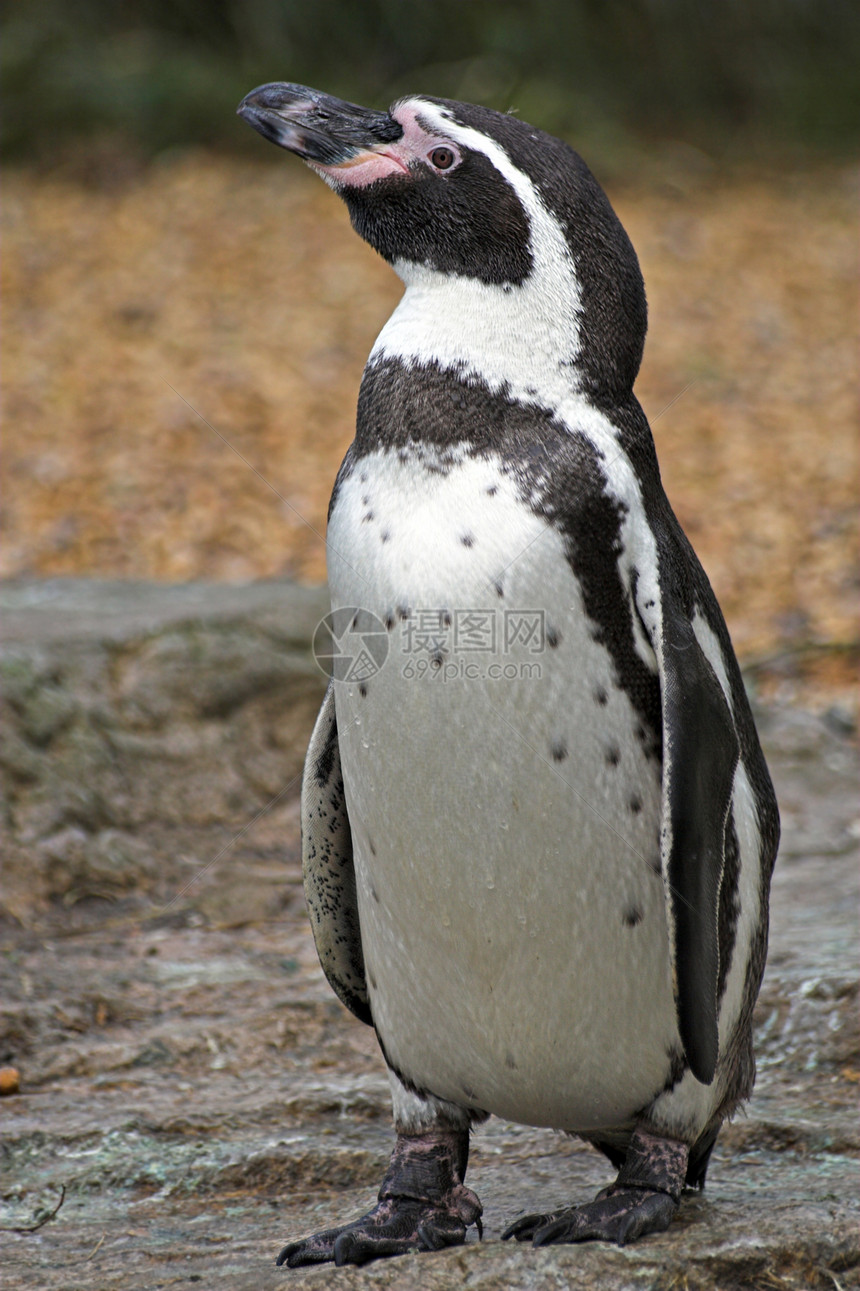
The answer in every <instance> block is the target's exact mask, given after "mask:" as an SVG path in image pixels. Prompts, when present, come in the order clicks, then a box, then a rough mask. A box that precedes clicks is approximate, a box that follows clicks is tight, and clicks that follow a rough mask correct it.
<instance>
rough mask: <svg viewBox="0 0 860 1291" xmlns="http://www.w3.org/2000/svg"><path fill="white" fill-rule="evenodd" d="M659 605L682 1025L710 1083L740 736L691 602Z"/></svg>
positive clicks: (668, 881)
mask: <svg viewBox="0 0 860 1291" xmlns="http://www.w3.org/2000/svg"><path fill="white" fill-rule="evenodd" d="M661 608H662V614H661V619H662V626H661V632H660V639H659V641H657V642H655V646H656V650H655V653H656V655H657V663H658V668H659V672H660V689H661V696H662V717H663V811H662V829H661V839H660V849H661V864H662V870H663V881H664V884H665V888H666V908H667V917H668V925H669V936H670V939H671V947H672V966H673V976H674V990H675V1003H676V1008H677V1012H678V1029H679V1032H680V1036H681V1042H682V1044H683V1046H684V1051H685V1053H686V1056H687V1061H688V1063H689V1065H690V1070H691V1071H692V1073H693V1075H694V1076H695V1077H696V1079H697V1080H700V1081H702V1083H703V1084H706V1085H709V1084H710V1083H711V1081H712V1080H713V1078H714V1072H715V1070H716V1065H717V1058H718V1055H719V1036H718V1030H717V984H718V977H719V969H720V949H719V941H718V914H719V899H720V884H721V882H722V877H723V870H724V868H725V854H726V828H727V822H728V818H729V811H730V808H731V798H732V789H733V785H734V776H735V769H736V767H737V763H738V757H739V741H738V736H737V731H736V728H735V724H734V721H733V719H732V713H731V710H730V708H729V704H728V701H727V699H726V696H725V694H724V693H723V689H722V686H721V685H720V682H719V680H718V678H717V675H716V673H715V672H714V669H713V667H712V666H711V664H710V663H709V661H708V659H707V657H706V655H705V653H704V650H703V649H702V647H701V645H700V644H699V641H698V640H697V637H696V633H695V631H694V629H693V622H692V618H691V615H690V613H689V609H688V607H687V606H685V605H683V604H682V603H681V601H680V598H678V599H675V594H674V593H669V594H666V592H665V591H664V594H663V596H662V605H661Z"/></svg>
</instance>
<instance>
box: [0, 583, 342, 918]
mask: <svg viewBox="0 0 860 1291" xmlns="http://www.w3.org/2000/svg"><path fill="white" fill-rule="evenodd" d="M326 610H327V600H326V596H325V593H324V592H323V591H321V590H320V589H313V588H303V587H298V586H296V585H294V584H290V583H285V582H281V583H276V582H268V583H265V582H264V583H253V584H249V585H246V586H230V585H226V584H205V583H197V584H190V585H186V586H178V585H173V586H171V585H163V586H159V585H156V584H149V583H123V582H110V581H106V582H97V581H89V580H84V579H56V580H52V581H50V582H44V583H6V584H4V585H2V587H0V615H2V636H0V692H2V702H3V714H2V727H0V730H2V735H0V769H1V770H2V772H3V781H4V799H5V810H4V851H5V852H6V855H7V858H8V859H9V860H10V862H11V865H10V870H11V877H10V880H9V881H8V882H6V883H4V885H3V892H2V896H0V906H2V908H3V909H5V910H6V911H7V912H8V913H10V914H12V915H13V916H17V917H20V918H24V919H25V921H26V917H27V914H26V912H27V911H29V910H32V909H33V907H34V905H35V906H36V907H41V908H44V907H45V904H46V903H47V902H48V901H50V900H52V899H56V898H60V899H62V900H63V901H65V902H66V904H67V905H69V906H72V905H76V904H77V903H79V902H81V901H86V900H90V899H93V898H99V899H102V900H106V899H107V900H115V899H116V898H117V897H118V896H120V895H122V894H126V893H129V892H131V891H136V892H141V891H146V890H147V889H149V888H151V889H153V891H155V892H158V891H159V890H160V881H161V880H162V879H163V878H164V877H165V858H168V857H171V858H172V857H173V856H177V855H179V856H184V857H185V858H186V861H187V864H188V865H189V866H195V865H197V864H198V862H199V860H200V854H201V852H202V851H208V852H209V853H210V854H214V852H215V851H217V850H218V846H217V845H218V843H219V841H220V842H221V843H223V844H226V843H227V842H228V841H229V839H230V837H231V834H232V832H235V831H234V830H233V825H234V823H235V822H236V821H237V820H240V819H242V818H243V816H244V818H245V819H247V818H249V817H250V816H253V814H254V812H255V811H259V810H265V809H267V808H268V807H269V806H270V804H272V803H273V802H274V803H275V805H278V804H280V803H282V802H286V801H288V800H289V798H290V797H291V796H292V797H294V796H295V790H296V785H297V777H298V776H299V774H300V772H301V766H302V760H303V751H302V750H303V745H304V744H305V743H306V739H307V734H308V732H309V731H310V728H311V725H312V723H313V720H314V717H315V714H316V711H317V709H318V707H319V702H320V698H321V696H322V693H323V688H324V681H325V679H324V677H323V675H322V673H321V672H320V671H319V669H318V668H317V666H316V664H315V663H314V661H313V659H312V658H311V654H310V641H311V638H312V635H313V629H314V626H315V624H316V623H317V622H318V621H319V619H320V618H321V617H322V615H323V614H325V612H326ZM173 868H174V867H173V864H172V863H171V865H170V866H169V869H170V870H171V871H172V870H173ZM21 880H24V882H23V886H22V882H21ZM167 881H168V883H172V882H173V877H172V875H171V877H169V878H168V880H167Z"/></svg>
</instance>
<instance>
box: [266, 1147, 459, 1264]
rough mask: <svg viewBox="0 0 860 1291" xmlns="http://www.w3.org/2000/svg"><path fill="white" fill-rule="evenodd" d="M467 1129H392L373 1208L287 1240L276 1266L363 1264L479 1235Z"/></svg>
mask: <svg viewBox="0 0 860 1291" xmlns="http://www.w3.org/2000/svg"><path fill="white" fill-rule="evenodd" d="M468 1159H469V1132H468V1130H433V1131H429V1132H427V1133H425V1134H420V1135H405V1134H398V1136H397V1143H396V1144H395V1147H394V1151H393V1152H392V1154H391V1161H390V1163H389V1166H388V1170H387V1171H386V1174H385V1178H384V1179H383V1181H382V1187H381V1188H380V1190H379V1201H378V1204H377V1205H376V1206H374V1207H373V1209H372V1210H370V1211H368V1213H367V1214H366V1215H362V1216H361V1218H360V1219H355V1220H353V1222H352V1223H351V1224H344V1225H343V1227H341V1228H329V1229H326V1231H325V1232H322V1233H315V1234H314V1235H313V1236H312V1237H306V1238H304V1239H303V1240H302V1241H299V1242H290V1244H289V1245H288V1246H285V1247H284V1249H283V1250H282V1251H281V1253H280V1255H279V1256H278V1259H277V1263H278V1264H285V1265H286V1266H287V1267H288V1268H291V1269H295V1268H299V1267H300V1266H301V1265H303V1264H325V1263H327V1262H333V1263H334V1264H336V1265H337V1266H338V1267H340V1266H342V1265H344V1264H366V1263H367V1262H368V1261H369V1260H376V1259H381V1258H382V1257H383V1256H391V1255H405V1254H406V1252H407V1251H439V1250H442V1249H443V1247H446V1246H459V1245H461V1244H462V1243H463V1242H464V1241H465V1240H466V1229H467V1228H468V1227H469V1226H470V1225H471V1224H475V1225H476V1227H477V1229H478V1235H479V1236H482V1233H483V1230H482V1226H481V1214H482V1210H483V1207H482V1206H481V1203H480V1201H479V1200H478V1198H477V1197H476V1196H475V1194H474V1193H473V1192H472V1191H471V1189H469V1188H467V1187H466V1186H465V1185H464V1183H463V1176H464V1174H465V1173H466V1163H467V1161H468Z"/></svg>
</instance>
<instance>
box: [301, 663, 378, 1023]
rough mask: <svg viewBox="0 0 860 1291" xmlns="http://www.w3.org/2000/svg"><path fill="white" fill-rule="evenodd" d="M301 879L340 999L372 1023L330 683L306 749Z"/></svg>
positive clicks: (324, 963)
mask: <svg viewBox="0 0 860 1291" xmlns="http://www.w3.org/2000/svg"><path fill="white" fill-rule="evenodd" d="M302 876H303V879H304V888H305V900H306V901H307V906H308V913H309V914H310V919H311V927H312V929H313V934H314V941H315V942H316V948H317V954H318V955H319V958H320V964H321V965H322V970H323V972H324V973H325V975H326V977H327V978H328V981H329V985H330V986H331V988H332V990H333V991H334V993H335V995H337V997H338V999H340V1000H341V1001H342V1003H344V1004H345V1005H346V1007H347V1008H348V1009H350V1010H351V1011H352V1012H353V1013H354V1014H355V1016H356V1017H357V1018H360V1019H361V1021H362V1022H367V1023H368V1025H372V1018H371V1016H370V1001H369V998H368V994H367V981H366V980H365V976H364V954H363V952H362V948H361V927H360V925H359V921H358V901H357V898H356V892H355V870H354V868H353V863H352V832H351V830H350V826H349V816H348V815H347V810H346V798H345V795H344V790H343V775H342V773H341V768H340V748H339V746H338V738H337V718H336V716H335V707H334V682H329V686H328V690H327V691H326V693H325V699H324V700H323V704H322V708H321V709H320V713H319V717H318V718H317V720H316V725H315V726H314V729H313V734H312V735H311V741H310V744H309V745H308V752H307V757H306V758H305V769H304V776H303V778H302Z"/></svg>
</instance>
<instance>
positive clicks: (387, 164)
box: [308, 103, 462, 190]
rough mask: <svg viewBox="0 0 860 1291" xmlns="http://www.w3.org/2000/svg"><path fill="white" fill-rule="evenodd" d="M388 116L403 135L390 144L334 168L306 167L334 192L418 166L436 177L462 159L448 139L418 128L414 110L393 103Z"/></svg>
mask: <svg viewBox="0 0 860 1291" xmlns="http://www.w3.org/2000/svg"><path fill="white" fill-rule="evenodd" d="M391 115H392V117H393V119H394V120H395V121H396V122H397V123H398V124H399V125H401V126H402V127H403V134H402V135H401V137H400V138H399V139H397V140H396V141H395V142H394V143H384V144H383V143H380V144H375V145H374V146H373V147H372V148H367V149H365V150H364V151H363V152H359V153H357V154H356V155H355V156H354V157H350V158H348V159H347V160H346V161H341V162H338V163H337V164H336V165H332V166H325V165H322V164H320V163H319V162H314V161H308V165H309V166H312V167H313V169H314V170H316V171H317V172H318V173H319V174H320V175H322V177H323V179H325V181H326V183H328V184H330V185H331V187H332V188H334V189H335V190H338V189H343V188H366V187H367V186H368V185H370V184H375V183H377V182H378V181H379V180H380V179H393V178H396V177H397V176H398V175H400V176H404V177H407V176H409V175H410V174H413V173H414V171H415V168H416V167H417V166H420V165H423V166H426V167H427V169H428V170H429V171H431V172H432V173H434V174H438V175H440V176H444V175H446V174H450V173H451V172H452V171H454V170H456V169H457V167H458V166H459V164H460V162H461V160H462V154H461V152H460V149H459V147H458V146H457V144H456V143H454V142H453V140H452V139H450V138H447V137H445V136H444V135H442V134H440V133H439V132H438V131H435V130H428V129H427V128H426V126H424V125H422V124H421V121H420V118H419V108H418V107H413V106H411V105H410V104H409V103H401V104H395V106H394V108H393V110H392V112H391Z"/></svg>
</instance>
